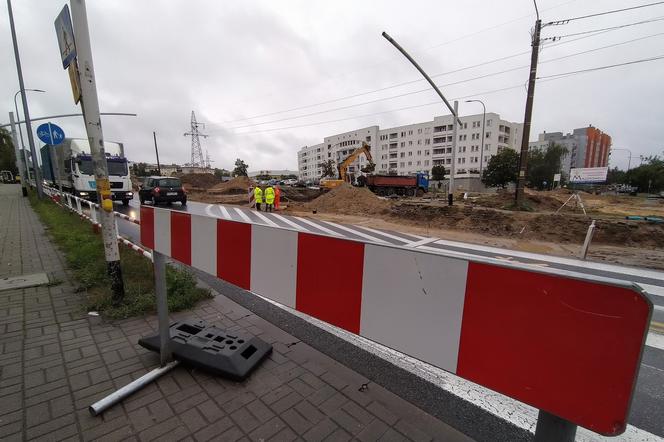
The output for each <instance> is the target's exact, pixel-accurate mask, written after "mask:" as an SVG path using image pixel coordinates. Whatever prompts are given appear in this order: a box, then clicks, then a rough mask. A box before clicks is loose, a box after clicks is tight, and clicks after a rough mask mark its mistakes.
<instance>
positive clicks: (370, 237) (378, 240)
mask: <svg viewBox="0 0 664 442" xmlns="http://www.w3.org/2000/svg"><path fill="white" fill-rule="evenodd" d="M324 222H325V223H326V224H329V225H331V226H333V227H336V228H337V229H341V230H344V231H346V232H348V233H352V234H353V235H356V236H359V237H360V238H364V239H368V240H369V241H373V242H377V243H379V244H389V243H388V242H387V241H385V240H382V239H380V238H376V237H375V236H371V235H368V234H366V233H363V232H360V231H357V230H355V229H351V228H350V227H346V226H344V225H341V224H337V223H334V222H332V221H324Z"/></svg>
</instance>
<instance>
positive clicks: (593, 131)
mask: <svg viewBox="0 0 664 442" xmlns="http://www.w3.org/2000/svg"><path fill="white" fill-rule="evenodd" d="M577 131H585V138H586V140H585V141H586V142H585V143H579V144H580V145H579V148H580V150H585V152H579V153H580V154H581V155H579V157H578V159H579V160H580V159H581V158H583V163H582V164H578V163H580V161H578V160H577V166H576V167H607V166H608V165H609V150H610V149H611V137H610V136H609V135H608V134H605V133H603V132H602V131H601V130H599V129H597V128H596V127H592V126H589V127H587V128H584V129H576V130H575V131H574V132H575V135H576V132H577ZM579 135H580V134H579ZM583 144H585V149H584V146H583Z"/></svg>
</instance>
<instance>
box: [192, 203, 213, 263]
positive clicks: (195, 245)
mask: <svg viewBox="0 0 664 442" xmlns="http://www.w3.org/2000/svg"><path fill="white" fill-rule="evenodd" d="M191 231H192V233H193V232H196V234H195V235H194V234H192V235H191V250H192V252H193V253H192V254H191V265H192V266H193V267H196V268H197V269H201V270H203V271H204V272H207V273H210V274H211V275H216V274H217V218H207V217H203V216H192V217H191Z"/></svg>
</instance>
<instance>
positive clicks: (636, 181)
mask: <svg viewBox="0 0 664 442" xmlns="http://www.w3.org/2000/svg"><path fill="white" fill-rule="evenodd" d="M625 178H626V180H627V182H628V183H629V184H630V185H632V186H636V187H638V188H639V192H659V191H661V190H664V160H662V159H660V157H659V156H657V155H655V156H650V157H646V158H643V164H641V165H640V166H638V167H635V168H633V169H630V170H628V171H627V172H626V173H625Z"/></svg>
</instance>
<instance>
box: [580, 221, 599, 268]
mask: <svg viewBox="0 0 664 442" xmlns="http://www.w3.org/2000/svg"><path fill="white" fill-rule="evenodd" d="M596 228H597V227H596V226H595V220H593V222H592V223H590V225H589V226H588V232H586V239H585V240H584V241H583V247H581V254H580V255H581V256H579V258H581V259H586V255H587V254H588V248H590V242H591V241H592V240H593V235H594V234H595V229H596Z"/></svg>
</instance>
